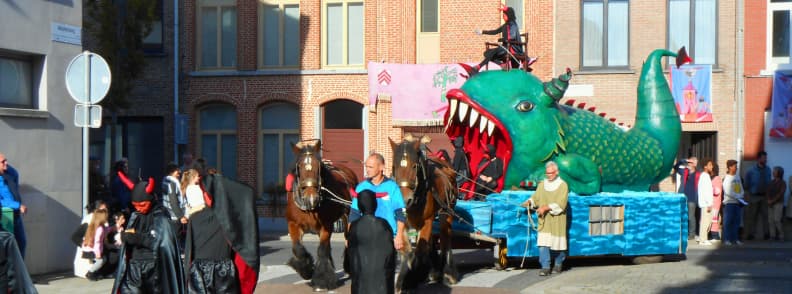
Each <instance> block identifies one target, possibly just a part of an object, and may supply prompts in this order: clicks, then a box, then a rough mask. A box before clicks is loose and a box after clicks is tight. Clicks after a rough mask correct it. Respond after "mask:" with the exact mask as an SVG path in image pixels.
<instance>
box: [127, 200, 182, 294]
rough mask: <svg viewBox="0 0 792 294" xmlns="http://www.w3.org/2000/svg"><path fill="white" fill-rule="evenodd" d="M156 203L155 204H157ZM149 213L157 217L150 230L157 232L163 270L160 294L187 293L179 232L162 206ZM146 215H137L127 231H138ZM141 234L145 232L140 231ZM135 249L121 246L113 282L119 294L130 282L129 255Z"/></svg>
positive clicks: (156, 246)
mask: <svg viewBox="0 0 792 294" xmlns="http://www.w3.org/2000/svg"><path fill="white" fill-rule="evenodd" d="M153 203H154V202H152V204H153ZM149 214H150V215H151V216H152V217H154V222H153V225H152V227H153V228H150V230H153V231H154V232H155V236H156V237H155V238H154V243H155V244H154V246H152V248H153V250H152V251H153V253H154V256H155V259H156V263H157V268H158V269H159V281H160V283H161V284H160V293H165V294H167V293H186V292H185V291H186V289H187V288H186V287H185V286H184V268H183V267H182V263H181V258H180V256H179V248H178V245H177V244H178V243H177V241H176V233H175V232H174V230H173V225H172V224H171V222H170V215H169V214H168V212H167V211H166V210H165V208H163V207H162V206H159V205H154V206H153V207H152V208H151V211H150V212H149ZM140 217H142V215H141V214H140V213H138V212H133V213H132V216H131V217H130V218H129V222H128V223H127V228H135V225H136V224H137V222H138V220H139V218H140ZM136 230H137V231H144V230H138V229H137V228H136ZM131 250H132V248H127V246H126V245H123V246H121V250H120V256H119V258H118V270H117V272H116V279H115V283H113V292H112V293H119V291H120V287H121V284H122V283H123V282H124V279H126V272H127V269H128V266H129V264H128V259H129V258H130V256H129V252H130V251H131Z"/></svg>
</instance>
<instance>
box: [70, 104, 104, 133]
mask: <svg viewBox="0 0 792 294" xmlns="http://www.w3.org/2000/svg"><path fill="white" fill-rule="evenodd" d="M86 112H88V113H87V115H86ZM74 126H76V127H78V128H94V129H97V128H101V127H102V107H101V106H99V105H91V104H77V105H75V106H74Z"/></svg>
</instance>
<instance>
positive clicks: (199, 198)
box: [185, 185, 206, 218]
mask: <svg viewBox="0 0 792 294" xmlns="http://www.w3.org/2000/svg"><path fill="white" fill-rule="evenodd" d="M185 194H186V195H187V208H188V209H187V212H186V213H185V216H187V217H188V218H189V212H190V211H191V210H193V209H195V208H198V207H201V206H204V205H206V203H205V202H204V198H203V191H202V190H201V187H200V186H198V185H189V186H187V190H186V191H185Z"/></svg>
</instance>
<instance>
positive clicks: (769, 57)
mask: <svg viewBox="0 0 792 294" xmlns="http://www.w3.org/2000/svg"><path fill="white" fill-rule="evenodd" d="M779 10H781V11H783V10H788V11H789V12H790V16H792V2H784V3H771V2H770V0H767V30H766V31H767V32H766V33H767V36H766V38H765V42H766V46H765V48H766V49H765V50H766V51H765V53H766V54H765V64H766V65H765V70H763V71H762V73H763V74H766V75H772V74H773V72H774V71H775V70H776V69H778V65H779V64H788V63H792V60H790V57H789V56H787V57H776V58H773V11H779ZM790 24H792V22H791V23H790ZM791 40H792V39H791ZM790 55H792V47H790Z"/></svg>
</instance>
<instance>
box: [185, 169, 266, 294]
mask: <svg viewBox="0 0 792 294" xmlns="http://www.w3.org/2000/svg"><path fill="white" fill-rule="evenodd" d="M203 185H204V191H206V192H207V193H208V194H209V197H210V201H209V202H208V203H207V204H208V205H207V206H209V209H210V210H211V211H212V213H213V215H214V217H215V220H216V221H217V223H218V224H219V225H220V227H221V228H222V232H223V236H224V238H225V239H226V240H227V241H228V244H230V245H231V250H233V261H234V265H235V266H236V270H237V279H238V280H239V290H240V293H243V294H249V293H253V291H255V289H256V284H257V283H258V274H259V264H260V262H261V260H260V256H259V246H258V219H257V218H256V201H255V194H254V193H253V188H251V187H250V186H247V185H245V184H242V183H239V182H236V181H234V180H231V179H228V178H226V177H224V176H222V175H218V174H214V175H207V176H206V177H205V178H204V180H203ZM205 209H206V208H205ZM193 255H194V254H193V253H192V252H189V251H186V252H185V259H186V260H187V262H190V261H191V260H193Z"/></svg>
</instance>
